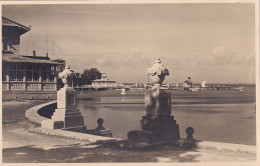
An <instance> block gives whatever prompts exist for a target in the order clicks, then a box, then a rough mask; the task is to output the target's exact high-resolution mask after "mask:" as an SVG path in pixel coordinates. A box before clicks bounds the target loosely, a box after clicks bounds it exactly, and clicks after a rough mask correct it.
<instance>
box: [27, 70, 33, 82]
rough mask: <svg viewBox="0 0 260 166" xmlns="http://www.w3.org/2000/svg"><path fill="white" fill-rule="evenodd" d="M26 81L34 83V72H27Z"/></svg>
mask: <svg viewBox="0 0 260 166" xmlns="http://www.w3.org/2000/svg"><path fill="white" fill-rule="evenodd" d="M26 81H32V72H31V71H27V72H26Z"/></svg>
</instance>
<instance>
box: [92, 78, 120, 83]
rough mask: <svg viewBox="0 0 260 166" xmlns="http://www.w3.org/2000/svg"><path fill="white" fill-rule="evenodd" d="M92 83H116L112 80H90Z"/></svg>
mask: <svg viewBox="0 0 260 166" xmlns="http://www.w3.org/2000/svg"><path fill="white" fill-rule="evenodd" d="M92 82H116V81H113V80H101V79H97V80H92Z"/></svg>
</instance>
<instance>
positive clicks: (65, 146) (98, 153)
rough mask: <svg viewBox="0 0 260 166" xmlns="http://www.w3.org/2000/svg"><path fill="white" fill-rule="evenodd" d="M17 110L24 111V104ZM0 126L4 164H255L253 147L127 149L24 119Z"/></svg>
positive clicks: (206, 145) (203, 145)
mask: <svg viewBox="0 0 260 166" xmlns="http://www.w3.org/2000/svg"><path fill="white" fill-rule="evenodd" d="M18 105H19V104H18ZM28 105H31V106H34V105H35V103H27V104H26V108H28ZM5 109H7V110H8V104H3V110H5ZM20 109H21V110H23V107H20ZM5 111H6V110H5ZM16 113H17V112H16ZM21 114H24V116H25V112H23V111H21ZM19 117H21V116H19ZM3 119H5V118H4V117H3ZM2 127H3V132H2V133H3V135H2V149H3V151H2V156H3V157H2V160H3V163H138V162H140V163H146V162H149V163H150V162H155V163H157V162H160V163H161V162H162V163H172V162H174V163H175V162H242V163H244V162H250V163H251V164H252V163H253V164H254V163H255V161H256V153H255V147H254V146H246V145H245V146H243V145H236V144H225V143H224V144H223V143H217V142H205V141H201V142H199V143H198V147H189V148H180V147H178V146H176V144H171V143H169V144H163V145H160V146H156V145H155V146H150V147H145V148H128V147H124V146H117V145H118V144H114V143H111V140H114V141H118V142H120V141H122V140H120V139H111V138H108V137H99V136H93V135H89V134H81V133H74V132H70V131H61V130H48V129H44V130H42V129H41V128H39V125H37V124H35V123H31V122H30V121H29V120H27V119H25V118H20V119H18V120H15V121H9V122H8V121H5V123H4V124H3V126H2ZM214 147H217V148H214ZM229 147H230V148H229ZM246 165H247V164H246Z"/></svg>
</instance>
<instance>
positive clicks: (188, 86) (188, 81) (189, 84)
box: [183, 77, 193, 90]
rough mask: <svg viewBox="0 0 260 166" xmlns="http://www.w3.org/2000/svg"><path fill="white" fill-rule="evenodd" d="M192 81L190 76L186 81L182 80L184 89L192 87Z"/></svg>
mask: <svg viewBox="0 0 260 166" xmlns="http://www.w3.org/2000/svg"><path fill="white" fill-rule="evenodd" d="M192 84H193V81H192V80H191V78H190V77H188V79H187V80H186V81H184V82H183V87H184V90H189V88H192Z"/></svg>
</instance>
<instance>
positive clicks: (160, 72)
mask: <svg viewBox="0 0 260 166" xmlns="http://www.w3.org/2000/svg"><path fill="white" fill-rule="evenodd" d="M148 74H149V75H150V76H151V79H152V81H153V83H154V85H155V86H160V85H161V84H162V82H163V81H164V79H165V76H168V75H169V70H168V69H167V68H166V67H164V66H163V64H162V63H161V60H160V58H156V60H155V63H154V64H153V66H152V67H151V68H149V69H148Z"/></svg>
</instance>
